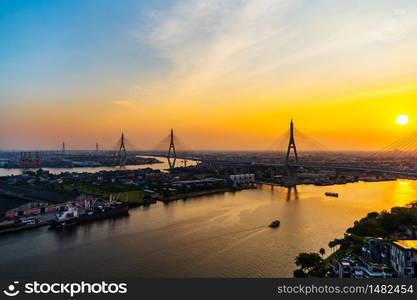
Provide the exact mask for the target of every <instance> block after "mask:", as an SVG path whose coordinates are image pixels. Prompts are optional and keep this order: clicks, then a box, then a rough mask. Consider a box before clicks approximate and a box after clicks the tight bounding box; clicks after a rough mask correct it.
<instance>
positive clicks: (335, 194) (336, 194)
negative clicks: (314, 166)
mask: <svg viewBox="0 0 417 300" xmlns="http://www.w3.org/2000/svg"><path fill="white" fill-rule="evenodd" d="M325 195H326V196H328V197H339V194H338V193H330V192H327V193H325Z"/></svg>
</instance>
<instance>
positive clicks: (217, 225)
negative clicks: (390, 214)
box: [0, 180, 417, 280]
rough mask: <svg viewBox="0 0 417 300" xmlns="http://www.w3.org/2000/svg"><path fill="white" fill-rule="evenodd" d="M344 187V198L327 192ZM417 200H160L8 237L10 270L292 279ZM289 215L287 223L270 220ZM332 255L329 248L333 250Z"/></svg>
mask: <svg viewBox="0 0 417 300" xmlns="http://www.w3.org/2000/svg"><path fill="white" fill-rule="evenodd" d="M325 192H337V193H339V194H340V197H339V198H332V197H326V196H324V193H325ZM416 199H417V182H416V181H407V180H398V181H390V182H373V183H365V182H358V183H350V184H346V185H334V186H326V187H319V186H312V185H305V186H299V187H298V197H297V198H296V197H295V195H294V194H292V195H291V197H290V198H289V199H288V197H287V189H286V188H282V187H274V188H271V187H270V186H266V185H260V186H258V188H257V189H253V190H244V191H239V192H234V193H232V192H228V193H225V194H218V195H211V196H203V197H199V198H193V199H188V200H179V201H175V202H171V203H169V204H163V203H160V202H158V203H156V204H154V205H151V206H149V207H146V208H145V207H141V208H136V209H131V210H130V213H129V216H126V217H120V218H117V219H112V220H110V219H108V220H103V221H98V222H94V223H90V224H83V225H80V226H78V227H75V228H73V229H70V230H65V231H54V230H49V229H48V228H46V227H43V228H39V229H34V230H32V231H27V232H20V233H18V234H12V235H6V236H2V237H0V276H8V277H13V278H19V277H22V276H25V277H30V278H38V277H39V276H41V275H45V276H47V275H53V276H55V277H56V278H63V279H70V278H73V279H77V280H81V279H89V278H91V279H99V278H109V277H112V278H113V277H115V278H116V277H117V278H126V277H291V276H292V272H293V270H294V269H295V265H294V258H295V256H296V255H297V254H298V253H299V252H305V251H315V252H318V250H319V249H320V248H321V247H323V248H325V249H326V251H327V254H329V252H330V250H329V249H328V247H327V244H328V242H329V241H330V240H333V239H334V238H336V237H342V236H343V233H344V232H345V230H346V228H347V227H349V226H351V225H352V223H353V222H354V221H355V220H356V219H359V218H361V217H363V216H365V215H366V214H367V213H368V212H370V211H380V210H382V209H389V208H391V207H393V206H403V205H406V204H407V203H409V202H411V201H415V200H416ZM274 219H279V220H281V226H280V227H279V228H278V229H270V228H268V227H267V225H268V224H269V223H270V222H271V221H272V220H274ZM327 254H326V255H327Z"/></svg>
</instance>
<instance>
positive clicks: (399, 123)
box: [396, 115, 409, 125]
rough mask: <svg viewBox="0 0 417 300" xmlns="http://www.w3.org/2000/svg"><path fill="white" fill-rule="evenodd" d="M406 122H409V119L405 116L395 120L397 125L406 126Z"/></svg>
mask: <svg viewBox="0 0 417 300" xmlns="http://www.w3.org/2000/svg"><path fill="white" fill-rule="evenodd" d="M408 122H409V119H408V116H407V115H399V116H398V117H397V120H396V123H397V124H398V125H406V124H408Z"/></svg>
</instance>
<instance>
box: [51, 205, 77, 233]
mask: <svg viewBox="0 0 417 300" xmlns="http://www.w3.org/2000/svg"><path fill="white" fill-rule="evenodd" d="M77 221H78V208H77V207H76V206H69V205H67V206H65V207H64V208H63V210H62V211H60V212H59V213H57V214H56V215H55V216H54V217H53V218H52V220H50V221H49V222H48V223H49V225H50V228H62V227H67V226H72V225H75V224H77Z"/></svg>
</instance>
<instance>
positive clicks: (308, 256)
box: [295, 252, 323, 271]
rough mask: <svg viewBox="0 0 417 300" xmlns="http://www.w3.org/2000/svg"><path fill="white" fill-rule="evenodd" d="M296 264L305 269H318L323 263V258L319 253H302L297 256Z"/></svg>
mask: <svg viewBox="0 0 417 300" xmlns="http://www.w3.org/2000/svg"><path fill="white" fill-rule="evenodd" d="M295 264H296V265H297V266H299V267H300V268H301V270H303V271H311V270H314V269H318V268H320V267H321V266H322V265H323V259H322V258H321V257H320V255H318V254H317V253H313V252H311V253H300V254H299V255H298V256H297V257H296V258H295Z"/></svg>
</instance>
